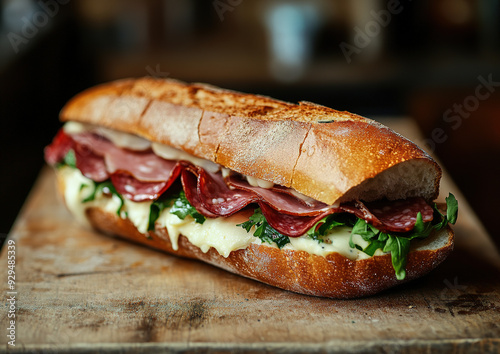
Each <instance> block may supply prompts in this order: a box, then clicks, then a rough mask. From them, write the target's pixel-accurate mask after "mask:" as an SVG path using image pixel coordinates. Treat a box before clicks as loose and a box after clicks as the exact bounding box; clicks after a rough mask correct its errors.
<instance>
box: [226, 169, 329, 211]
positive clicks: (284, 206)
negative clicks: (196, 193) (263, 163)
mask: <svg viewBox="0 0 500 354" xmlns="http://www.w3.org/2000/svg"><path fill="white" fill-rule="evenodd" d="M226 181H227V183H228V184H229V185H230V186H231V187H233V188H237V189H241V190H244V191H247V192H251V193H253V194H254V195H256V196H258V199H259V201H260V202H263V203H266V204H267V205H269V206H271V207H272V208H273V209H275V210H276V211H278V212H280V213H283V214H288V215H297V216H298V215H300V216H304V215H307V216H315V215H320V214H323V213H324V212H326V211H327V210H329V209H331V206H328V205H326V204H325V203H321V202H319V201H314V203H311V202H309V204H307V203H306V202H305V201H304V200H302V199H300V198H297V197H295V196H293V195H291V194H289V192H287V191H286V190H285V189H284V188H273V189H266V188H262V187H254V186H251V185H250V184H249V183H248V182H246V181H244V180H242V179H240V178H238V177H235V176H229V177H227V178H226ZM259 204H260V203H259Z"/></svg>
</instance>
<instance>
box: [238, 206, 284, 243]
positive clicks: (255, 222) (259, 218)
mask: <svg viewBox="0 0 500 354" xmlns="http://www.w3.org/2000/svg"><path fill="white" fill-rule="evenodd" d="M236 226H240V227H242V228H244V229H245V230H246V231H247V232H250V230H251V229H252V227H255V231H254V233H253V235H254V236H255V237H258V238H260V239H261V240H262V241H263V242H267V243H270V244H272V243H273V242H275V243H276V245H277V246H278V247H279V248H283V247H284V246H285V245H286V244H288V243H290V239H289V238H288V236H285V235H283V234H281V233H279V232H278V231H276V230H275V229H273V228H272V227H271V226H270V225H269V223H268V222H267V220H266V218H265V217H264V215H263V214H262V210H261V209H260V208H257V209H255V210H254V212H253V215H252V216H250V218H249V219H248V221H245V222H243V223H241V224H237V225H236Z"/></svg>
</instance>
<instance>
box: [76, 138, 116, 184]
mask: <svg viewBox="0 0 500 354" xmlns="http://www.w3.org/2000/svg"><path fill="white" fill-rule="evenodd" d="M73 151H74V152H75V159H76V167H77V168H78V169H79V170H80V172H81V173H82V174H83V175H84V176H85V177H87V178H90V179H91V180H93V181H96V182H102V181H105V180H107V179H108V178H109V174H108V171H107V169H106V164H105V163H104V159H103V158H102V157H101V156H99V155H97V154H95V153H94V152H93V151H92V150H90V149H89V148H88V147H87V146H85V145H80V144H75V145H74V147H73Z"/></svg>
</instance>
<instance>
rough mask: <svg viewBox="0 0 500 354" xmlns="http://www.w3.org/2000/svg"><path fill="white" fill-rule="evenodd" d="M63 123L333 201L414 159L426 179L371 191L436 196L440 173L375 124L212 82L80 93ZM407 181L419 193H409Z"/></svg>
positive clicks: (135, 83)
mask: <svg viewBox="0 0 500 354" xmlns="http://www.w3.org/2000/svg"><path fill="white" fill-rule="evenodd" d="M61 119H62V120H63V121H67V120H75V121H80V122H84V123H94V124H100V125H103V126H106V127H109V128H112V129H116V130H121V131H125V132H128V133H133V134H137V135H140V136H142V137H145V138H147V139H150V140H152V141H156V142H159V143H163V144H167V145H170V146H173V147H175V148H179V149H183V150H185V151H187V152H189V153H192V154H194V155H196V156H199V157H201V158H205V159H208V160H211V161H213V162H216V163H219V164H221V165H223V166H224V167H227V168H230V169H232V170H234V171H237V172H239V173H242V174H245V175H249V176H253V177H258V178H261V179H265V180H268V181H272V182H274V183H277V184H280V185H284V186H286V187H293V188H294V189H296V190H297V191H299V192H301V193H303V194H305V195H308V196H310V197H312V198H314V199H317V200H320V201H322V202H325V203H327V204H333V203H334V202H338V201H339V200H341V199H342V200H346V199H353V198H357V197H359V196H360V195H361V196H363V193H364V191H363V190H362V187H363V186H364V184H363V183H364V182H365V181H367V180H370V179H374V178H378V177H377V176H379V175H380V174H381V173H382V172H384V171H387V170H388V169H390V168H391V167H394V166H402V165H405V164H408V163H411V164H412V166H413V167H415V169H417V170H418V169H419V170H421V171H423V175H424V178H420V179H417V178H414V177H413V171H414V169H413V168H412V169H410V170H409V172H408V173H407V174H406V175H401V176H397V178H393V179H394V180H396V181H397V180H405V179H406V180H408V181H409V182H408V183H407V184H402V185H401V186H396V188H394V191H395V192H394V193H392V192H391V191H390V188H384V187H382V188H379V189H378V190H379V192H377V188H372V190H371V192H370V193H371V194H370V195H371V199H378V198H382V197H388V198H390V199H396V198H405V197H409V196H414V195H415V194H417V195H419V196H423V197H424V198H426V199H434V198H436V197H437V194H438V187H439V179H440V177H441V170H440V168H439V166H438V165H437V164H436V163H435V162H434V161H433V160H432V158H431V157H430V156H429V155H428V154H426V153H425V152H424V151H422V150H421V149H420V148H418V147H417V146H416V145H415V144H413V143H412V142H410V141H409V140H407V139H405V138H403V137H402V136H400V135H398V134H396V133H395V132H393V131H392V130H390V129H389V128H386V127H384V126H382V125H380V124H378V123H376V122H374V121H372V120H369V119H366V118H363V117H360V116H358V115H355V114H351V113H348V112H339V111H336V110H334V109H331V108H327V107H323V106H320V105H315V104H312V103H309V102H301V103H300V104H298V105H296V104H291V103H287V102H282V101H278V100H274V99H271V98H268V97H263V96H257V95H251V94H244V93H239V92H234V91H229V90H223V89H219V88H215V87H212V86H209V85H204V84H191V85H190V84H186V83H183V82H180V81H175V80H166V79H161V80H160V79H158V80H157V79H152V78H142V79H136V80H122V81H119V82H112V83H109V84H105V85H101V86H97V87H95V88H91V89H89V90H86V91H84V92H82V93H80V94H79V95H77V96H76V97H75V98H73V99H72V100H71V101H70V102H69V103H68V104H67V105H66V107H65V108H64V109H63V110H62V112H61ZM386 184H387V183H386ZM389 184H390V183H389ZM407 185H413V186H415V188H414V190H413V191H411V190H410V191H407ZM386 187H387V186H386ZM350 191H352V192H350ZM377 193H378V194H377Z"/></svg>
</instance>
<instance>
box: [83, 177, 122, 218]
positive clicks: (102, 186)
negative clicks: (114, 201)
mask: <svg viewBox="0 0 500 354" xmlns="http://www.w3.org/2000/svg"><path fill="white" fill-rule="evenodd" d="M92 182H93V184H94V185H93V190H92V193H91V194H90V195H89V196H88V197H87V198H85V199H83V200H82V203H88V202H90V201H93V200H94V199H95V196H96V194H97V193H98V192H103V193H108V194H111V195H115V196H117V197H118V199H120V206H119V207H118V210H116V215H118V216H120V214H121V211H122V209H123V205H124V203H125V201H124V200H123V197H122V195H121V194H120V193H118V192H117V191H116V189H115V186H113V184H112V183H111V181H110V180H107V181H104V182H95V181H92ZM84 186H87V185H82V186H81V187H80V188H84Z"/></svg>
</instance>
